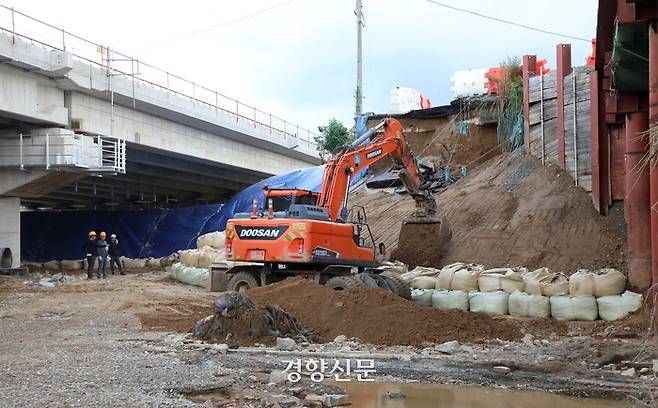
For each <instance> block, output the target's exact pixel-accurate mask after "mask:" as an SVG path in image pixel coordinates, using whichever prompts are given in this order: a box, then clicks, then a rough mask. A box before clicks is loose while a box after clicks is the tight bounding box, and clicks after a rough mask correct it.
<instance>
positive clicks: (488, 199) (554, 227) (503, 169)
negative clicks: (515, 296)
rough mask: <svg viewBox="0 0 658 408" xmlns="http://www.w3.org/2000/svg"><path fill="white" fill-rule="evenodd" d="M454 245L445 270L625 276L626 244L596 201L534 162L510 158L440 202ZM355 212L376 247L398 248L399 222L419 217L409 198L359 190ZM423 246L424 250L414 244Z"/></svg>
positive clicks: (470, 179) (462, 183)
mask: <svg viewBox="0 0 658 408" xmlns="http://www.w3.org/2000/svg"><path fill="white" fill-rule="evenodd" d="M436 199H437V203H438V205H439V211H440V213H441V215H443V216H444V217H445V218H446V219H447V220H448V222H449V224H450V226H451V229H452V240H451V242H450V243H449V244H448V245H447V247H446V248H445V249H444V252H445V253H444V255H443V258H442V262H441V263H442V264H441V265H427V266H435V267H440V266H443V265H445V264H449V263H452V262H458V261H461V262H475V263H480V264H483V265H485V266H486V267H489V268H492V267H502V266H506V265H509V266H525V267H527V268H528V269H533V268H539V267H544V266H546V267H549V268H551V269H552V270H555V271H561V272H564V273H566V274H567V275H570V274H571V273H573V272H575V271H576V270H577V269H578V268H601V267H614V268H617V269H619V270H622V271H624V270H625V269H626V266H625V263H626V262H625V259H626V258H625V248H624V239H623V235H622V234H621V232H620V231H619V230H618V228H617V226H616V225H615V223H614V222H613V221H612V220H611V219H609V218H606V217H602V216H600V215H599V214H598V213H597V212H596V211H595V210H594V208H593V206H592V202H591V197H590V196H589V194H588V193H587V192H585V191H584V190H583V189H582V188H580V187H577V186H575V185H574V181H573V178H571V177H570V176H569V174H567V173H566V172H565V171H564V170H562V169H560V168H558V167H556V166H552V165H547V166H542V165H541V163H540V162H539V161H538V160H537V159H535V158H533V157H530V156H526V157H517V156H516V155H511V154H505V155H502V156H499V157H497V158H494V159H492V160H490V161H488V162H487V163H485V164H483V165H482V166H481V167H480V168H478V169H477V170H476V171H475V172H474V173H473V174H471V175H469V176H468V177H465V178H463V179H461V180H460V181H458V182H457V183H455V184H453V185H451V186H450V187H449V188H448V189H447V190H445V191H444V192H442V193H440V194H438V195H437V196H436ZM351 204H353V205H363V206H364V207H365V208H366V210H367V214H368V223H369V224H370V227H371V229H372V231H373V235H374V237H375V240H376V241H377V242H384V243H385V244H386V247H387V248H389V249H393V248H395V247H397V239H398V235H399V231H400V226H401V220H402V219H403V218H404V217H406V216H409V215H411V214H412V213H413V211H414V203H413V200H411V199H410V198H409V197H408V196H401V195H398V194H395V193H393V192H392V191H390V190H378V191H377V190H362V191H359V192H357V193H355V194H353V195H352V196H351ZM416 244H417V245H418V246H426V245H427V243H426V242H418V243H416Z"/></svg>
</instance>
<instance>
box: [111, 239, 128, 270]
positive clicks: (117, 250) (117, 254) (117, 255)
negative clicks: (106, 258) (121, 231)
mask: <svg viewBox="0 0 658 408" xmlns="http://www.w3.org/2000/svg"><path fill="white" fill-rule="evenodd" d="M109 245H110V248H109V249H108V253H109V254H110V270H111V271H112V275H114V264H116V265H117V267H118V268H119V272H120V273H121V275H125V274H126V273H125V272H124V270H123V263H122V262H121V246H120V245H119V240H118V239H117V236H116V234H112V235H110V242H109Z"/></svg>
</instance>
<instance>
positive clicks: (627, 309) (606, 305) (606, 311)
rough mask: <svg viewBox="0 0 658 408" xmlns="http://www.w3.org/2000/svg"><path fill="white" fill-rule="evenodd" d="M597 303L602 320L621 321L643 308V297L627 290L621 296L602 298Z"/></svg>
mask: <svg viewBox="0 0 658 408" xmlns="http://www.w3.org/2000/svg"><path fill="white" fill-rule="evenodd" d="M596 303H597V304H598V306H599V317H601V319H603V320H620V319H623V318H624V317H626V316H628V314H629V313H633V312H634V311H636V310H638V309H639V308H640V306H642V295H640V294H639V293H634V292H630V291H628V290H627V291H626V292H624V293H623V294H621V295H611V296H601V297H600V298H597V299H596Z"/></svg>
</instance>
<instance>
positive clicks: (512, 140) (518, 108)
mask: <svg viewBox="0 0 658 408" xmlns="http://www.w3.org/2000/svg"><path fill="white" fill-rule="evenodd" d="M480 109H481V110H486V111H489V113H491V114H493V116H494V117H495V119H496V121H497V122H498V128H497V133H498V143H500V145H501V146H502V147H503V148H504V149H508V150H513V149H515V148H517V147H519V146H521V145H522V144H523V113H522V111H523V71H522V69H521V58H519V57H517V56H511V57H507V58H505V59H504V60H503V61H502V62H501V63H500V79H499V80H498V94H497V95H496V98H495V99H494V100H493V101H491V100H489V101H487V102H484V103H483V104H482V105H481V107H480Z"/></svg>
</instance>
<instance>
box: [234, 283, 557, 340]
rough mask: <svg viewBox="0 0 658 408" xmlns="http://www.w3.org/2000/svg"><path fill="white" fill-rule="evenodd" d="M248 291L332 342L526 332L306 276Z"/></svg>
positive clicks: (504, 322)
mask: <svg viewBox="0 0 658 408" xmlns="http://www.w3.org/2000/svg"><path fill="white" fill-rule="evenodd" d="M247 296H248V297H249V298H250V299H251V300H253V301H254V302H256V303H259V304H277V305H279V306H281V307H282V308H284V309H285V310H286V311H288V312H290V313H291V314H292V315H294V316H295V317H296V318H297V319H298V320H299V321H300V322H301V323H302V325H303V326H304V327H305V328H306V329H308V330H310V331H312V332H313V333H314V334H316V335H317V336H319V337H320V338H322V339H323V340H326V341H330V340H333V339H334V338H335V337H336V336H338V335H340V334H344V335H346V336H348V337H357V338H359V339H361V340H362V341H364V342H367V343H371V344H380V345H422V344H423V343H428V342H429V343H441V342H445V341H450V340H457V341H459V342H461V343H474V342H479V341H483V340H486V339H494V338H500V339H503V340H518V339H520V338H521V337H523V333H522V331H521V330H519V325H520V324H521V323H519V322H515V321H512V320H510V319H505V318H493V317H490V316H487V315H484V314H479V313H469V312H462V311H440V310H438V309H432V308H421V307H418V306H416V305H414V304H413V303H411V302H409V301H407V300H404V299H402V298H400V297H398V296H395V295H393V294H392V293H390V292H387V291H385V290H382V289H377V288H365V289H361V288H353V289H348V290H345V291H334V290H331V289H327V288H325V287H323V286H320V285H318V284H317V283H315V282H314V281H311V280H307V279H304V278H301V277H300V278H292V279H287V280H285V281H282V282H278V283H275V284H273V285H268V286H264V287H260V288H255V289H251V290H249V291H248V292H247ZM544 320H546V321H548V319H544ZM539 324H540V325H544V324H548V326H550V327H548V328H539V329H541V330H540V331H546V332H559V331H561V327H562V325H561V323H559V322H557V323H553V322H548V323H546V322H544V323H542V322H539ZM528 331H529V332H530V331H531V330H528Z"/></svg>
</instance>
